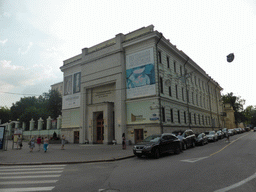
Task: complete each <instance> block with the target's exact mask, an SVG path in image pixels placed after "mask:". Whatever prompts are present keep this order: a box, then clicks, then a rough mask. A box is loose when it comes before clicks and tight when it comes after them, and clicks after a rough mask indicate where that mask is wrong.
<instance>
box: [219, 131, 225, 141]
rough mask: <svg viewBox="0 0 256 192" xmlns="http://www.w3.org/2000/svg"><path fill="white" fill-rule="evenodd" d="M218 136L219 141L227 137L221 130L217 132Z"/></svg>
mask: <svg viewBox="0 0 256 192" xmlns="http://www.w3.org/2000/svg"><path fill="white" fill-rule="evenodd" d="M217 135H218V139H223V138H224V137H225V134H224V132H222V131H221V130H219V131H217Z"/></svg>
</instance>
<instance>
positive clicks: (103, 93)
mask: <svg viewBox="0 0 256 192" xmlns="http://www.w3.org/2000/svg"><path fill="white" fill-rule="evenodd" d="M61 71H62V72H63V76H64V78H63V80H64V81H63V82H64V84H63V86H64V87H63V107H62V118H63V119H62V129H61V132H62V134H65V136H66V138H67V139H68V141H69V142H74V143H78V142H79V143H85V142H87V141H89V142H90V143H104V144H108V143H112V141H113V140H116V141H117V143H119V144H120V143H121V141H122V134H123V133H125V134H126V139H127V140H130V142H131V143H136V142H138V141H140V140H142V139H143V138H145V137H146V136H149V135H151V134H154V133H161V132H173V131H175V130H181V129H183V130H185V129H188V128H191V129H193V130H194V131H195V132H201V131H205V130H207V129H208V130H212V129H219V128H220V127H221V126H222V125H223V122H221V119H220V112H222V106H221V103H220V102H219V101H220V99H221V95H220V91H221V90H222V88H221V87H220V85H219V84H218V83H217V82H216V81H214V80H213V79H212V78H211V77H210V76H209V75H207V74H206V72H205V71H204V70H203V69H202V68H201V67H199V66H198V65H197V64H196V63H195V62H194V61H193V60H192V59H191V58H189V57H188V56H187V55H186V54H185V53H184V52H182V51H180V50H178V49H177V48H176V46H174V45H172V44H171V43H170V41H169V40H168V39H166V38H165V37H164V36H162V34H161V33H159V32H158V31H155V30H154V26H153V25H150V26H148V27H143V28H140V29H138V30H135V31H133V32H130V33H128V34H125V35H124V34H122V33H120V34H117V35H116V36H115V37H114V38H112V39H110V40H107V41H104V42H102V43H100V44H98V45H95V46H93V47H90V48H84V49H82V53H81V54H79V55H76V56H74V57H72V58H70V59H67V60H65V61H64V63H63V66H62V67H61Z"/></svg>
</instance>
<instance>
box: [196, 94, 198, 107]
mask: <svg viewBox="0 0 256 192" xmlns="http://www.w3.org/2000/svg"><path fill="white" fill-rule="evenodd" d="M196 105H197V106H198V96H197V94H196Z"/></svg>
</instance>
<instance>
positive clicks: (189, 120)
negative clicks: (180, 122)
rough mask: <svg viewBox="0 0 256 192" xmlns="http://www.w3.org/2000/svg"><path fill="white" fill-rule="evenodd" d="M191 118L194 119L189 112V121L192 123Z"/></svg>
mask: <svg viewBox="0 0 256 192" xmlns="http://www.w3.org/2000/svg"><path fill="white" fill-rule="evenodd" d="M191 119H192V117H191V113H189V123H191Z"/></svg>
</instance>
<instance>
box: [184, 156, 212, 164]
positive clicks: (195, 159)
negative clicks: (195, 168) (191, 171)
mask: <svg viewBox="0 0 256 192" xmlns="http://www.w3.org/2000/svg"><path fill="white" fill-rule="evenodd" d="M208 157H209V156H208ZM208 157H199V158H192V159H185V160H181V161H183V162H189V163H195V162H197V161H200V160H203V159H206V158H208Z"/></svg>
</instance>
